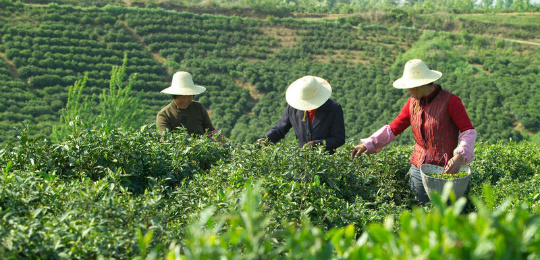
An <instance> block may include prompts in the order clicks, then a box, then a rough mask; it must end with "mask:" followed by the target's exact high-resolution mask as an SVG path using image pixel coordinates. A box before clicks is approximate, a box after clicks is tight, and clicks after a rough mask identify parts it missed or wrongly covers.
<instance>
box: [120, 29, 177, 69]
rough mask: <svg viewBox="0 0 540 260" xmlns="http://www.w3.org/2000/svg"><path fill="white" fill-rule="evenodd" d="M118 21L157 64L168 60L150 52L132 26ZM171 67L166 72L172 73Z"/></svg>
mask: <svg viewBox="0 0 540 260" xmlns="http://www.w3.org/2000/svg"><path fill="white" fill-rule="evenodd" d="M118 22H119V23H121V24H122V26H123V27H124V28H125V29H126V30H128V32H129V33H130V34H131V36H133V38H135V39H136V40H137V41H138V42H139V44H140V45H142V46H143V47H144V49H146V50H147V51H148V53H150V55H152V58H154V60H155V61H156V62H157V63H159V64H162V65H165V63H166V62H167V61H168V60H167V59H166V58H164V57H163V56H161V55H159V54H158V53H155V52H151V51H150V48H148V45H147V44H145V43H144V42H143V40H142V37H141V36H140V35H138V34H137V33H136V32H135V30H134V29H133V28H131V27H130V26H129V25H128V24H127V23H126V22H125V21H122V20H118ZM173 69H174V68H171V67H167V72H168V73H169V74H172V73H173Z"/></svg>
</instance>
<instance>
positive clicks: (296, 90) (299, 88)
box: [285, 76, 332, 111]
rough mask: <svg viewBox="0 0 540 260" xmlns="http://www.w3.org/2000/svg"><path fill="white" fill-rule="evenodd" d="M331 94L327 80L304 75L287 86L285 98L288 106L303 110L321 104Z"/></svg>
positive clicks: (314, 107)
mask: <svg viewBox="0 0 540 260" xmlns="http://www.w3.org/2000/svg"><path fill="white" fill-rule="evenodd" d="M331 94H332V87H331V86H330V83H328V81H326V80H324V79H322V78H319V77H315V76H304V77H301V78H299V79H297V80H296V81H294V82H293V83H292V84H291V85H290V86H289V87H288V88H287V92H286V93H285V98H286V99H287V103H288V104H289V105H290V106H292V107H294V108H296V109H298V110H303V111H305V110H313V109H316V108H318V107H320V106H322V105H323V104H324V103H325V102H326V101H327V100H328V99H329V98H330V95H331Z"/></svg>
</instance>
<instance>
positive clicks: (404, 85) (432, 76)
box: [393, 70, 442, 89]
mask: <svg viewBox="0 0 540 260" xmlns="http://www.w3.org/2000/svg"><path fill="white" fill-rule="evenodd" d="M441 77H442V73H441V72H439V71H436V70H431V71H430V73H429V74H428V75H426V76H425V77H423V78H421V79H410V78H409V79H407V78H403V77H401V78H399V79H398V80H396V81H394V84H393V86H394V88H399V89H409V88H416V87H420V86H423V85H426V84H429V83H432V82H434V81H436V80H438V79H440V78H441Z"/></svg>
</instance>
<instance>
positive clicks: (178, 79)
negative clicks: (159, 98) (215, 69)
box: [161, 71, 206, 96]
mask: <svg viewBox="0 0 540 260" xmlns="http://www.w3.org/2000/svg"><path fill="white" fill-rule="evenodd" d="M204 91H206V88H205V87H203V86H197V85H195V83H193V78H192V77H191V74H189V73H188V72H185V71H179V72H176V73H174V75H173V78H172V83H171V86H170V87H168V88H166V89H164V90H162V91H161V92H162V93H165V94H171V95H182V96H189V95H198V94H201V93H203V92H204Z"/></svg>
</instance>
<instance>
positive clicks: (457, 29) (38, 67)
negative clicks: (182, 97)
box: [0, 3, 540, 144]
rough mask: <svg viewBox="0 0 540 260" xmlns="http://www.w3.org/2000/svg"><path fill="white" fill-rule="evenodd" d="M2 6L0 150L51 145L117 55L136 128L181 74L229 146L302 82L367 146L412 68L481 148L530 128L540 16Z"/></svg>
mask: <svg viewBox="0 0 540 260" xmlns="http://www.w3.org/2000/svg"><path fill="white" fill-rule="evenodd" d="M5 5H7V6H5V8H3V9H2V11H1V16H0V20H1V21H2V25H1V27H0V32H1V35H2V39H1V40H2V41H1V45H0V57H2V59H0V79H1V81H0V89H1V90H2V91H1V93H2V95H3V97H2V102H1V103H0V113H1V115H2V119H1V121H0V129H1V131H2V132H3V133H4V134H3V135H2V136H1V140H0V142H5V141H7V140H9V139H11V138H12V136H13V135H14V134H15V130H14V129H13V127H14V126H19V125H20V123H21V122H25V123H26V124H29V125H35V126H36V127H37V129H39V132H40V133H42V134H45V135H49V134H50V132H51V129H52V126H53V125H55V124H58V123H59V111H60V109H62V108H63V107H64V106H65V103H66V101H67V100H66V99H67V89H68V87H69V86H70V85H72V84H73V83H74V82H75V81H76V80H79V79H82V78H83V76H84V74H85V73H88V75H89V80H88V87H87V88H86V91H87V92H86V94H87V95H92V94H99V93H101V92H102V90H103V89H105V88H107V87H108V80H109V77H110V71H111V67H112V66H113V65H120V64H121V62H122V58H123V56H124V54H127V56H128V65H129V67H128V73H129V74H134V73H137V74H138V75H137V81H136V84H135V86H134V90H135V91H136V92H139V91H144V94H143V104H144V106H145V108H144V115H145V118H147V119H146V122H148V123H151V122H153V121H154V117H155V114H156V112H157V111H158V110H159V109H160V108H161V107H163V106H165V105H166V104H167V103H168V102H169V100H170V97H168V96H167V95H164V94H161V93H159V91H160V90H161V89H163V88H165V87H167V86H168V84H169V82H170V78H171V75H172V73H173V72H174V71H176V70H186V71H189V72H191V73H192V74H193V76H194V80H195V82H196V83H197V84H200V85H203V86H206V87H207V89H208V91H207V92H205V93H204V94H203V95H201V96H199V97H197V98H198V100H199V101H200V102H202V103H203V104H204V105H205V106H206V107H207V108H208V109H209V112H210V114H211V118H212V121H213V122H214V125H215V126H216V127H217V128H219V129H220V130H222V132H223V133H224V134H225V135H226V136H232V137H233V138H234V139H235V140H236V141H238V142H253V141H254V140H256V139H257V138H258V137H260V136H261V135H262V134H264V132H265V131H266V130H267V129H268V128H269V127H270V126H271V125H272V124H273V123H275V122H276V121H277V119H278V118H279V116H280V115H281V111H282V109H283V108H284V105H285V100H284V92H285V89H286V87H287V86H288V85H289V84H290V83H291V82H292V81H294V80H295V79H297V78H299V77H301V76H303V75H306V74H312V75H317V76H320V77H323V78H325V79H327V80H328V81H329V82H330V83H331V84H332V86H333V88H334V89H333V94H332V95H333V96H332V98H333V99H335V100H337V101H338V102H339V103H340V104H342V105H343V109H344V113H345V120H346V122H345V123H346V130H347V138H356V139H357V138H359V137H364V136H366V135H369V134H370V133H371V132H373V131H374V130H376V129H377V128H378V127H380V126H381V125H383V124H387V123H388V122H390V121H391V120H392V119H393V118H394V117H395V115H396V114H397V113H398V111H399V110H400V109H401V105H402V104H403V103H404V101H405V100H406V97H407V95H406V94H405V93H404V92H402V91H399V90H396V89H393V88H392V87H391V82H392V81H393V80H395V79H397V78H398V77H399V76H400V74H401V70H402V67H403V64H404V63H405V62H406V61H407V60H408V59H411V58H421V59H423V60H424V61H425V62H426V63H427V64H428V65H429V66H430V67H432V68H433V69H437V70H439V71H442V72H443V73H444V76H443V78H442V79H441V81H440V83H441V84H442V85H443V87H444V88H446V89H448V90H450V91H452V92H453V93H455V94H457V95H459V96H460V97H461V99H462V100H463V102H464V104H465V106H466V108H467V112H468V113H469V116H470V117H471V119H472V121H473V124H474V125H475V127H476V128H477V130H478V132H479V140H482V141H496V140H508V139H509V138H512V139H513V140H518V141H519V140H521V139H523V138H524V135H525V137H527V136H528V135H534V134H536V133H538V129H539V127H540V113H539V112H538V111H540V102H539V100H540V92H539V91H540V79H539V78H540V77H539V75H538V74H539V67H540V59H539V57H540V55H539V53H540V51H539V50H540V47H538V45H536V44H535V43H538V42H539V39H538V38H537V37H538V34H537V33H536V32H537V31H538V30H539V24H540V23H539V22H538V21H539V17H540V14H538V13H526V14H514V15H500V16H499V15H498V14H489V15H458V16H454V15H448V14H414V13H407V12H400V11H391V12H387V13H384V12H366V13H363V14H357V15H349V16H346V17H335V18H334V17H331V19H325V18H324V17H319V18H317V19H312V18H311V19H302V18H278V17H272V16H268V17H266V18H251V17H240V16H236V15H233V16H224V15H208V14H202V15H199V14H194V13H186V12H178V11H165V10H163V9H149V8H138V7H115V6H105V7H102V8H98V7H89V8H83V7H74V6H59V5H56V4H49V5H46V6H44V5H27V4H20V3H18V4H5ZM502 16H504V17H505V18H504V19H497V17H502ZM488 18H489V19H488ZM519 41H522V42H527V43H522V42H519ZM528 43H532V44H528ZM514 128H515V129H514ZM516 129H518V130H520V131H521V132H520V131H518V130H516ZM405 135H406V136H407V135H410V133H407V132H406V133H405ZM410 142H411V141H410V138H399V139H398V141H397V143H402V144H405V143H410Z"/></svg>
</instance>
